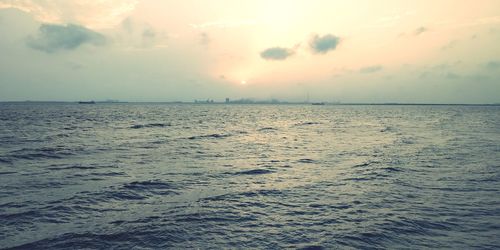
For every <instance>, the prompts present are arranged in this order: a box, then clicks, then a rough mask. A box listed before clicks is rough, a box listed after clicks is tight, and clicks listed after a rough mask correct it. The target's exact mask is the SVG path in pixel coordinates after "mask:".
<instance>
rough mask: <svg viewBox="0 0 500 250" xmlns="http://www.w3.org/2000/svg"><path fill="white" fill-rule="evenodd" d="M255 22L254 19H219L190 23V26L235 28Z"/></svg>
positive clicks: (255, 23)
mask: <svg viewBox="0 0 500 250" xmlns="http://www.w3.org/2000/svg"><path fill="white" fill-rule="evenodd" d="M257 24H258V22H257V21H256V20H253V19H243V20H220V21H213V22H206V23H200V24H190V26H191V27H193V28H195V29H206V28H219V29H227V28H236V27H241V26H253V25H257Z"/></svg>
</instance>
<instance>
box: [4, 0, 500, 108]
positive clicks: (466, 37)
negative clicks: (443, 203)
mask: <svg viewBox="0 0 500 250" xmlns="http://www.w3.org/2000/svg"><path fill="white" fill-rule="evenodd" d="M499 44H500V1H498V0H476V1H458V0H420V1H406V0H378V1H372V0H350V1H347V0H344V1H337V0H307V1H306V0H239V1H230V0H224V1H223V0H197V1H194V0H183V1H178V0H162V1H159V0H0V101H24V100H36V101H51V100H58V101H79V100H106V99H114V100H124V101H193V100H195V99H197V100H206V99H213V100H215V101H223V100H224V99H225V98H226V97H228V98H231V99H233V100H234V99H239V98H253V99H257V100H267V99H273V98H274V99H280V100H287V101H304V100H306V99H307V97H308V96H309V99H310V100H311V101H327V102H367V103H373V102H375V103H384V102H405V103H500V45H499Z"/></svg>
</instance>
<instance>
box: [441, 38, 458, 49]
mask: <svg viewBox="0 0 500 250" xmlns="http://www.w3.org/2000/svg"><path fill="white" fill-rule="evenodd" d="M457 44H458V40H453V41H450V42H449V43H448V44H446V45H445V46H443V47H441V50H449V49H453V48H455V47H456V46H457Z"/></svg>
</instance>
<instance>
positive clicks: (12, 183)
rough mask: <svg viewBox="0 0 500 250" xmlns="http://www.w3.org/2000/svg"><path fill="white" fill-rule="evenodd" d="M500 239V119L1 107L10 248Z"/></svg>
mask: <svg viewBox="0 0 500 250" xmlns="http://www.w3.org/2000/svg"><path fill="white" fill-rule="evenodd" d="M499 236H500V107H478V106H328V105H325V106H312V105H311V106H309V105H269V106H267V105H241V106H239V105H167V104H96V105H78V104H6V103H4V104H0V248H11V247H14V248H25V249H48V248H51V249H53V248H62V249H74V248H96V249H108V248H114V249H130V248H138V249H141V248H146V249H147V248H202V249H205V248H215V249H218V248H290V247H294V248H312V249H321V248H325V249H330V248H340V249H344V248H412V249H413V248H415V249H421V248H450V249H471V248H474V249H493V248H499V247H500V237H499Z"/></svg>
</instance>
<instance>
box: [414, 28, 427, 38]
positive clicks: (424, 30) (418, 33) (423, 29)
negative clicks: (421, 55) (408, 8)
mask: <svg viewBox="0 0 500 250" xmlns="http://www.w3.org/2000/svg"><path fill="white" fill-rule="evenodd" d="M427 31H429V29H428V28H426V27H424V26H421V27H418V28H417V29H415V31H413V35H415V36H418V35H420V34H422V33H424V32H427Z"/></svg>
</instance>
